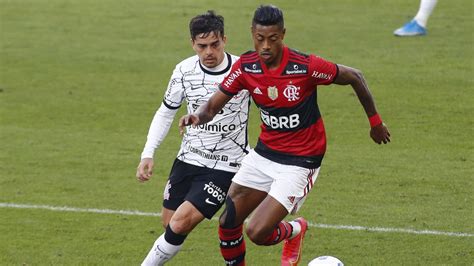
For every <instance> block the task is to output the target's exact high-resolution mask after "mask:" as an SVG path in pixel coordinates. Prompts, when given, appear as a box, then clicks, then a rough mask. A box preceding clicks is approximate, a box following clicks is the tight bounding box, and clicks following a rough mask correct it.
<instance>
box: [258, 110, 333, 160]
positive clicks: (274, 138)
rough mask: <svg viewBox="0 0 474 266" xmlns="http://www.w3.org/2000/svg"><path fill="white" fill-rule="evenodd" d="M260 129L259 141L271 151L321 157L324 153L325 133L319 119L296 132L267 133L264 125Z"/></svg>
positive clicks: (271, 131) (274, 131) (273, 131)
mask: <svg viewBox="0 0 474 266" xmlns="http://www.w3.org/2000/svg"><path fill="white" fill-rule="evenodd" d="M261 128H262V132H261V133H260V141H261V142H262V143H263V144H265V145H266V146H267V147H268V148H270V149H272V150H275V151H278V152H282V153H287V154H291V155H297V156H317V155H323V154H324V152H325V151H326V133H325V130H324V124H323V120H322V119H321V118H319V119H318V121H316V123H314V124H313V125H311V126H309V127H307V128H304V129H301V130H298V131H288V132H281V131H276V130H268V131H267V130H265V125H261Z"/></svg>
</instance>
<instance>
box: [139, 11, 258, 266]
mask: <svg viewBox="0 0 474 266" xmlns="http://www.w3.org/2000/svg"><path fill="white" fill-rule="evenodd" d="M189 29H190V33H191V44H192V47H193V49H194V51H195V52H196V55H194V56H191V57H189V58H187V59H185V60H183V61H182V62H180V63H179V64H178V65H176V68H175V69H174V71H173V74H172V76H171V79H170V81H169V84H168V88H167V90H166V93H165V95H164V99H163V103H162V104H161V106H160V108H159V109H158V111H157V112H156V114H155V116H154V118H153V120H152V122H151V125H150V129H149V132H148V137H147V142H146V144H145V147H144V150H143V153H142V155H141V161H140V164H139V165H138V169H137V174H136V176H137V178H138V180H139V181H141V182H144V181H147V180H149V179H150V177H151V176H152V170H153V155H154V152H155V149H157V148H158V146H159V145H160V143H161V142H162V140H163V139H164V138H165V136H166V134H167V133H168V130H169V128H170V126H171V123H172V121H173V119H174V117H175V115H176V113H177V110H178V108H179V107H180V106H181V104H182V103H183V101H184V100H186V102H187V110H188V113H193V112H194V111H196V109H197V108H198V107H199V106H200V105H202V104H204V103H206V102H207V100H208V99H209V98H210V96H211V95H212V94H213V93H214V92H215V91H216V90H217V89H218V86H217V85H218V84H219V83H220V82H221V81H222V80H223V78H224V77H225V75H226V74H228V72H229V71H230V69H231V66H232V64H233V63H234V62H235V61H237V59H238V57H236V56H234V55H230V54H228V53H226V52H225V51H224V47H225V43H226V36H225V35H224V18H223V17H222V16H219V15H216V14H215V13H214V12H213V11H208V12H207V13H206V14H203V15H199V16H196V17H194V18H193V19H191V21H190V23H189ZM249 104H250V97H249V93H248V92H244V91H242V93H239V94H237V95H236V96H235V97H233V98H232V100H230V101H229V103H228V104H227V105H226V106H225V107H224V108H223V109H222V111H221V112H220V113H219V114H218V115H217V116H216V117H215V118H214V119H213V120H212V121H210V122H209V123H206V124H203V125H199V126H196V127H190V128H189V129H188V130H187V132H186V134H185V135H184V137H183V140H182V143H181V148H180V150H179V152H178V155H177V158H176V159H175V162H174V164H173V167H172V169H171V173H170V176H169V178H168V182H167V184H166V186H165V191H164V196H163V209H162V223H163V227H164V228H165V232H164V233H163V234H162V235H160V237H158V239H157V240H156V241H155V243H154V244H153V246H152V248H151V250H150V251H149V253H148V255H147V256H146V257H145V259H144V261H143V263H142V265H163V264H164V263H165V262H166V261H168V260H170V259H171V258H172V257H173V256H174V255H176V254H177V253H178V252H179V250H180V249H181V247H182V245H183V242H184V240H185V239H186V236H187V235H188V234H189V233H190V232H191V231H192V230H193V229H194V227H195V226H196V225H197V224H199V223H200V222H201V221H202V220H204V218H207V219H210V218H212V216H213V215H214V214H215V213H216V212H217V211H218V210H219V208H220V207H221V206H222V205H223V203H224V202H225V198H226V196H227V190H228V188H229V186H230V184H231V180H232V177H233V176H234V174H235V173H236V172H237V170H238V168H239V166H240V163H241V160H242V159H243V157H244V156H245V155H246V154H247V153H248V150H249V147H248V139H247V120H248V111H249Z"/></svg>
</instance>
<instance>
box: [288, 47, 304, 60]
mask: <svg viewBox="0 0 474 266" xmlns="http://www.w3.org/2000/svg"><path fill="white" fill-rule="evenodd" d="M288 49H289V50H290V56H295V57H300V59H301V60H305V59H307V58H309V55H308V54H305V53H302V52H300V51H298V50H295V49H291V48H288Z"/></svg>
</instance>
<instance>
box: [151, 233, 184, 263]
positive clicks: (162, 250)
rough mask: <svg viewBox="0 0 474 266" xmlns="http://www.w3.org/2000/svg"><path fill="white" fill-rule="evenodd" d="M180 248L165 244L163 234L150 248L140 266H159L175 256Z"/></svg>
mask: <svg viewBox="0 0 474 266" xmlns="http://www.w3.org/2000/svg"><path fill="white" fill-rule="evenodd" d="M182 246H183V245H179V246H175V245H171V244H170V243H168V242H166V240H165V233H163V234H162V235H161V236H160V237H158V239H157V240H156V241H155V243H154V244H153V247H151V250H150V252H148V255H147V256H146V258H145V260H143V262H142V266H157V265H160V266H161V265H163V264H165V262H167V261H169V260H170V259H171V258H172V257H173V256H174V255H176V254H177V253H178V251H179V250H180V249H181V247H182Z"/></svg>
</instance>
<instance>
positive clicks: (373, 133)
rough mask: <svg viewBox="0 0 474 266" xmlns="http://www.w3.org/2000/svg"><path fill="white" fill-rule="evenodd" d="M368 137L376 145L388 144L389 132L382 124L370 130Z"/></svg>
mask: <svg viewBox="0 0 474 266" xmlns="http://www.w3.org/2000/svg"><path fill="white" fill-rule="evenodd" d="M370 137H371V138H372V139H373V140H374V141H375V142H376V143H378V144H382V143H383V144H387V143H389V142H390V132H388V128H387V126H385V124H384V123H382V124H380V125H377V126H375V127H373V128H371V129H370Z"/></svg>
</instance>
